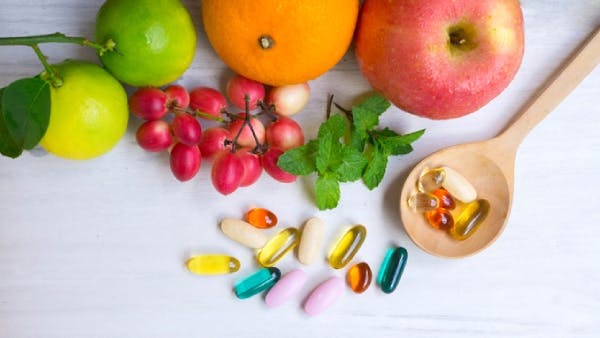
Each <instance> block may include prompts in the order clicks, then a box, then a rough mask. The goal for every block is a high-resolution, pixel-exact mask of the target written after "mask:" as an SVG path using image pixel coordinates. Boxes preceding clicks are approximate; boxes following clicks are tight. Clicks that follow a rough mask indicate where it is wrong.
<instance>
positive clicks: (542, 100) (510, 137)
mask: <svg viewBox="0 0 600 338" xmlns="http://www.w3.org/2000/svg"><path fill="white" fill-rule="evenodd" d="M598 63H600V27H599V28H597V29H596V31H595V32H594V33H593V34H592V35H591V37H590V38H589V39H588V40H587V42H586V43H584V44H582V47H580V48H579V50H578V51H577V52H575V53H574V54H573V55H572V56H571V58H570V59H569V60H568V61H567V62H565V63H564V64H563V66H562V67H561V68H560V69H559V70H558V71H557V72H556V73H554V75H553V76H552V77H551V78H550V79H549V80H548V81H547V82H546V84H545V85H544V86H543V87H542V89H541V90H540V91H538V93H537V95H535V96H534V97H533V98H532V99H531V100H530V101H529V102H528V103H527V104H526V105H525V106H524V108H523V109H522V110H521V113H520V114H519V115H518V118H517V119H516V120H515V121H514V122H513V123H512V124H511V125H510V126H509V127H508V128H507V129H506V130H504V132H502V133H501V134H500V135H499V136H498V138H502V141H503V142H505V143H507V144H511V145H513V146H514V147H515V148H516V147H517V146H518V145H519V144H520V143H521V141H522V140H523V138H525V136H526V135H527V134H528V133H529V131H530V130H531V129H533V127H535V126H536V125H537V124H538V123H539V122H541V121H542V120H543V119H544V117H546V115H548V114H549V113H550V112H551V111H552V110H554V108H556V107H557V106H558V105H559V104H560V103H561V102H562V100H563V99H564V98H565V97H567V95H569V94H570V93H571V91H573V89H575V87H576V86H577V85H578V84H579V83H580V82H581V81H582V80H583V79H584V78H585V77H586V76H587V75H588V74H589V73H591V72H592V70H593V69H594V67H596V65H597V64H598Z"/></svg>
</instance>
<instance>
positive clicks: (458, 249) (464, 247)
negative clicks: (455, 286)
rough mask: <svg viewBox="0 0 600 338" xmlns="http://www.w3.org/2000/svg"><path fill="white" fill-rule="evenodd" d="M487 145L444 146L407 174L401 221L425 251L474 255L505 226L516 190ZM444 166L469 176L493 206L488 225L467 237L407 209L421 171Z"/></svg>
mask: <svg viewBox="0 0 600 338" xmlns="http://www.w3.org/2000/svg"><path fill="white" fill-rule="evenodd" d="M488 142H489V141H488ZM488 146H489V144H488V143H487V142H479V143H468V144H461V145H457V146H453V147H449V148H445V149H443V150H441V151H439V152H436V153H434V154H433V155H431V156H429V157H427V158H425V159H424V160H422V161H421V162H420V163H419V164H417V165H416V166H415V168H414V169H413V170H412V172H411V173H410V174H409V175H408V177H407V179H406V182H407V183H406V184H405V185H404V187H403V189H402V192H401V195H400V208H401V210H402V213H401V216H402V223H403V224H404V228H405V229H406V232H407V233H408V235H409V236H410V238H411V239H412V240H413V242H414V243H415V244H416V245H417V246H419V247H420V248H421V249H423V250H424V251H426V252H428V253H430V254H432V255H435V256H440V257H455V258H458V257H465V256H469V255H473V254H475V253H477V252H479V251H481V250H483V249H485V248H486V247H488V246H489V245H490V244H492V243H493V242H494V240H495V239H496V238H498V236H499V235H500V233H501V232H502V230H503V229H504V226H505V225H506V221H507V219H508V215H509V213H510V207H511V204H512V203H511V202H512V191H513V189H512V185H511V184H510V183H511V182H509V180H508V179H507V175H506V173H505V172H504V171H503V167H501V166H499V165H498V164H497V163H496V159H494V158H490V157H489V156H488V155H487V154H486V153H485V151H484V150H485V149H487V148H488ZM441 166H448V167H451V168H453V169H455V170H456V171H458V172H459V173H461V174H462V175H463V176H465V177H467V178H468V179H469V182H470V183H471V184H472V185H473V186H474V187H475V190H476V191H477V195H478V197H479V198H485V199H486V200H488V202H489V203H490V205H491V206H492V207H491V208H490V211H489V214H488V216H487V217H486V219H485V221H484V222H485V226H482V227H481V228H480V229H479V230H477V231H476V232H475V233H474V234H473V235H472V236H471V237H470V238H469V239H468V240H465V241H457V240H456V239H454V238H452V237H451V236H450V235H448V234H447V233H446V232H444V231H440V230H437V229H434V228H433V227H431V226H430V225H429V224H427V221H426V220H425V217H423V214H422V213H418V212H414V211H412V210H410V209H409V208H408V205H407V201H408V199H409V197H410V196H411V195H412V194H413V193H415V192H416V191H417V184H416V182H417V180H418V178H419V176H420V174H421V173H422V172H424V171H425V170H428V169H431V168H436V167H441ZM411 182H412V184H411Z"/></svg>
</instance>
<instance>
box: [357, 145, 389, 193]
mask: <svg viewBox="0 0 600 338" xmlns="http://www.w3.org/2000/svg"><path fill="white" fill-rule="evenodd" d="M387 162H388V158H387V155H386V154H385V153H384V152H383V151H382V149H380V148H379V147H374V149H373V153H372V156H371V160H370V161H369V164H368V165H367V168H366V169H365V172H364V173H363V176H362V178H363V182H364V183H365V185H366V186H367V188H369V190H373V189H375V188H376V187H377V186H378V185H379V183H381V180H382V179H383V176H384V175H385V167H386V166H387Z"/></svg>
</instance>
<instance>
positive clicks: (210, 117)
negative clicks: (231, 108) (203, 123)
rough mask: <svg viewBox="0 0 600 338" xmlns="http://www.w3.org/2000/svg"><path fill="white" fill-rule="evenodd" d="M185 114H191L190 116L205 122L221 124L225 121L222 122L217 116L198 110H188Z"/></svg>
mask: <svg viewBox="0 0 600 338" xmlns="http://www.w3.org/2000/svg"><path fill="white" fill-rule="evenodd" d="M187 112H188V113H190V114H192V115H194V116H196V117H200V118H203V119H205V120H212V121H216V122H219V123H222V122H224V121H225V120H223V118H222V117H218V116H214V115H211V114H209V113H205V112H203V111H202V110H200V109H193V110H191V109H190V110H188V111H187Z"/></svg>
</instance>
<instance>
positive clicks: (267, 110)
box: [258, 101, 279, 122]
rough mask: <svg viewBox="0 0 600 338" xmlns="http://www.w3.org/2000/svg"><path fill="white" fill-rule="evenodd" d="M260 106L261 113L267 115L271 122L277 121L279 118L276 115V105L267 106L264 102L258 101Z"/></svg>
mask: <svg viewBox="0 0 600 338" xmlns="http://www.w3.org/2000/svg"><path fill="white" fill-rule="evenodd" d="M258 105H259V107H260V109H261V113H264V114H266V115H267V116H268V117H269V118H270V119H271V122H275V121H277V119H278V118H279V116H278V115H277V114H275V105H274V104H270V105H267V104H266V103H264V102H263V101H258Z"/></svg>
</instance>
